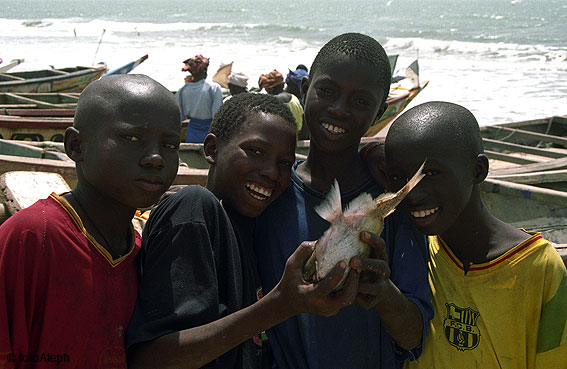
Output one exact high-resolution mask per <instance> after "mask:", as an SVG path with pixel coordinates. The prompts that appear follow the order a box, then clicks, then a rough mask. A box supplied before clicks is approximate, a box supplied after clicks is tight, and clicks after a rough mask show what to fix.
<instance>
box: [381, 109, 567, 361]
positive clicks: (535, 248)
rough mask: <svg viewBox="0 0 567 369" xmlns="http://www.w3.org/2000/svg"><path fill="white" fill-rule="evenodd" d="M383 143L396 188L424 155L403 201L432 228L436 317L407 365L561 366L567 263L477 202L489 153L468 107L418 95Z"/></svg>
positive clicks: (421, 224) (565, 346) (418, 221)
mask: <svg viewBox="0 0 567 369" xmlns="http://www.w3.org/2000/svg"><path fill="white" fill-rule="evenodd" d="M385 149H386V171H387V173H388V177H389V178H390V180H391V185H392V188H393V189H398V188H400V187H401V186H402V185H403V184H405V178H406V177H407V176H410V175H411V174H412V173H413V172H412V171H415V170H416V168H418V167H419V165H420V164H421V163H422V162H423V159H424V158H427V162H426V164H425V168H424V170H423V172H424V173H425V174H426V177H425V178H424V179H423V180H422V181H421V182H420V183H419V184H418V185H417V186H416V187H415V188H414V189H413V190H412V192H410V194H409V195H408V196H407V197H406V199H405V200H404V202H403V203H402V206H401V208H400V210H402V209H403V210H405V211H407V212H409V213H411V216H412V219H413V222H414V223H415V225H416V226H417V227H418V228H419V229H420V230H421V231H422V232H424V233H426V234H428V235H429V278H430V285H431V290H432V301H433V305H434V307H435V317H434V318H433V320H432V321H431V327H430V335H429V336H428V338H427V340H426V342H425V345H424V351H423V354H422V356H421V357H420V358H419V359H418V360H417V361H416V362H410V363H407V364H406V366H407V368H424V369H425V368H427V369H429V368H436V369H444V368H447V369H448V368H455V367H459V368H478V367H484V368H503V369H507V368H510V369H512V368H514V369H518V368H562V367H565V358H566V357H567V308H565V306H567V271H566V270H565V266H564V264H563V262H562V260H561V258H560V257H559V255H558V254H557V252H556V251H555V249H554V248H553V246H552V245H551V244H550V243H549V242H548V241H546V240H544V239H543V238H542V237H541V235H540V234H539V233H535V232H526V231H525V230H523V229H517V228H515V227H513V226H512V225H510V224H507V223H505V222H503V221H501V220H499V219H497V218H496V217H494V216H493V215H492V214H491V213H490V212H489V211H488V209H487V208H486V207H485V206H484V205H483V203H482V201H481V198H480V183H481V182H482V181H483V180H484V179H485V178H486V176H487V174H488V159H487V157H486V155H484V153H483V148H482V137H481V134H480V129H479V127H478V123H477V121H476V119H475V118H474V116H473V114H472V113H471V112H470V111H468V110H467V109H465V108H464V107H462V106H459V105H456V104H452V103H448V102H428V103H425V104H421V105H418V106H416V107H414V108H412V109H410V110H408V111H407V112H405V113H404V114H402V115H401V116H400V117H399V118H398V119H397V120H396V121H395V122H394V123H393V124H392V126H391V128H390V129H389V131H388V135H387V137H386V144H385ZM403 210H402V211H403ZM456 363H458V364H456Z"/></svg>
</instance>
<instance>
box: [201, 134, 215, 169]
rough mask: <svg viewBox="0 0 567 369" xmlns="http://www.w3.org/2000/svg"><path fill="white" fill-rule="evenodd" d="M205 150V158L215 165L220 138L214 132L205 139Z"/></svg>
mask: <svg viewBox="0 0 567 369" xmlns="http://www.w3.org/2000/svg"><path fill="white" fill-rule="evenodd" d="M203 151H204V152H205V160H206V161H207V163H209V165H215V164H216V162H217V155H218V138H217V136H215V135H214V134H213V133H209V134H207V136H206V137H205V140H204V141H203Z"/></svg>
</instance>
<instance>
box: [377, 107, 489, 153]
mask: <svg viewBox="0 0 567 369" xmlns="http://www.w3.org/2000/svg"><path fill="white" fill-rule="evenodd" d="M407 137H423V139H434V141H431V142H439V143H443V144H444V145H450V146H449V147H456V148H457V147H458V148H459V152H460V153H462V154H465V155H466V156H468V157H476V156H477V155H479V154H482V153H483V152H484V149H483V144H482V135H481V133H480V127H479V125H478V122H477V120H476V118H475V117H474V115H473V113H471V112H470V111H469V110H468V109H467V108H465V107H463V106H461V105H458V104H454V103H450V102H446V101H430V102H426V103H423V104H420V105H417V106H415V107H413V108H411V109H409V110H408V111H406V112H404V113H403V114H402V115H400V116H399V117H398V119H396V120H395V121H394V123H392V125H391V126H390V128H389V130H388V135H387V137H386V148H387V147H388V143H389V142H396V143H397V144H400V145H403V142H404V140H405V139H407Z"/></svg>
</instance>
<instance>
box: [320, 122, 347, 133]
mask: <svg viewBox="0 0 567 369" xmlns="http://www.w3.org/2000/svg"><path fill="white" fill-rule="evenodd" d="M321 125H322V126H323V128H325V129H326V130H327V131H330V132H333V133H345V132H346V131H345V130H344V129H343V128H341V127H337V126H334V125H332V124H329V123H322V124H321Z"/></svg>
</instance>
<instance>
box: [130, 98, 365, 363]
mask: <svg viewBox="0 0 567 369" xmlns="http://www.w3.org/2000/svg"><path fill="white" fill-rule="evenodd" d="M295 132H296V131H295V122H294V120H293V117H292V115H291V113H290V112H289V110H288V109H287V108H286V107H285V106H284V105H283V104H282V103H281V102H280V101H279V100H277V99H276V98H274V97H273V96H271V95H266V94H250V93H245V94H239V95H236V96H234V97H233V98H231V99H230V100H228V101H227V102H225V103H224V104H223V105H222V107H221V108H220V109H219V111H218V112H217V114H216V115H215V118H214V119H213V123H212V124H211V132H210V133H209V134H208V135H207V137H206V139H205V143H204V151H205V158H206V160H207V162H208V163H209V165H210V169H209V174H208V177H207V185H206V189H205V188H203V187H201V186H186V187H184V188H183V189H181V190H180V191H179V192H177V193H175V194H173V195H171V196H169V197H167V198H166V199H165V200H163V202H161V203H160V204H159V205H158V207H157V208H156V209H154V210H153V211H152V213H151V215H150V219H149V221H148V223H147V225H146V227H145V228H144V247H143V248H142V252H141V259H140V260H141V262H140V271H141V276H140V290H139V295H138V302H137V305H136V311H135V313H134V316H133V318H132V321H131V322H130V326H129V327H128V335H127V337H128V338H127V345H128V347H129V348H128V355H129V364H130V368H133V369H138V368H152V369H153V368H170V367H174V368H199V367H202V366H205V365H206V364H207V363H208V365H206V366H207V367H215V368H222V369H233V368H234V369H256V368H258V369H260V368H262V369H268V368H271V367H272V362H271V360H270V357H269V355H266V354H267V353H268V351H267V345H266V341H265V340H263V338H262V337H263V336H264V335H262V334H261V333H262V332H263V331H264V330H266V329H268V328H269V327H271V326H273V325H275V324H278V323H280V322H282V321H284V320H285V319H287V318H289V317H291V316H293V315H296V314H298V313H300V312H310V313H314V314H315V313H316V314H323V315H332V314H334V313H336V311H337V310H339V309H340V308H342V307H343V306H345V305H349V304H351V303H353V302H354V298H355V296H356V287H357V286H356V282H357V281H356V279H355V275H354V274H353V275H352V276H351V278H350V279H349V282H348V284H347V287H346V288H345V290H343V291H342V292H339V293H336V294H330V293H331V291H332V290H333V288H334V286H336V285H337V283H338V282H339V280H340V279H341V276H342V273H343V271H344V266H345V265H344V264H343V265H342V266H341V265H338V266H337V267H336V268H335V269H334V270H333V272H332V275H331V276H329V278H325V279H324V280H321V281H320V282H319V283H318V284H316V285H314V284H309V283H306V282H304V281H303V278H302V270H303V264H304V263H305V261H306V260H307V258H308V257H309V255H310V254H311V252H312V247H313V242H310V243H303V244H301V246H299V248H298V249H297V251H296V252H295V253H294V254H293V255H292V256H291V257H290V258H289V260H288V262H287V266H286V271H285V272H284V273H283V276H282V275H280V278H281V280H280V282H279V283H278V286H277V287H275V288H274V289H273V290H272V291H271V292H270V293H268V294H267V295H265V296H263V292H262V288H261V284H260V279H259V277H258V272H257V263H256V255H255V253H254V250H253V248H252V246H253V245H252V237H253V226H254V217H256V216H258V215H259V214H260V213H262V211H264V209H265V208H266V206H268V204H270V203H271V202H272V201H273V200H274V199H275V198H277V197H278V196H279V195H280V194H281V193H282V191H283V190H284V189H285V188H286V186H287V184H288V182H289V177H290V169H291V165H292V162H293V160H294V157H295V143H296V133H295ZM209 191H211V192H209ZM369 242H371V244H373V243H374V241H369ZM296 247H297V245H295V246H294V247H293V248H294V249H295V248H296ZM262 296H263V297H262Z"/></svg>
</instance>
